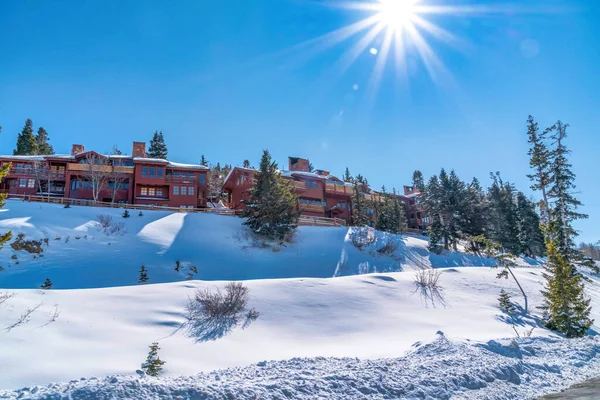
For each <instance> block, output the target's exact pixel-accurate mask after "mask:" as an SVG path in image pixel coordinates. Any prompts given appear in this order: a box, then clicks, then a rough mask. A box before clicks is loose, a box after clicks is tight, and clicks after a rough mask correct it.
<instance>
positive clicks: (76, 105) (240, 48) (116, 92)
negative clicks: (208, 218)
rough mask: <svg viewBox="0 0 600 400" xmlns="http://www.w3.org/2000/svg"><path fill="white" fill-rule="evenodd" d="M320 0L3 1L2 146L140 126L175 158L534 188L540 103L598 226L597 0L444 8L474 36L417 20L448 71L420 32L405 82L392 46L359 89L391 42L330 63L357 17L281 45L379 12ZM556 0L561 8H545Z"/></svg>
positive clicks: (123, 135) (58, 143) (104, 145)
mask: <svg viewBox="0 0 600 400" xmlns="http://www.w3.org/2000/svg"><path fill="white" fill-rule="evenodd" d="M431 1H433V0H431ZM431 1H430V0H422V3H428V2H429V3H431ZM436 2H437V3H440V4H444V3H445V4H456V3H459V4H461V1H459V0H452V1H450V0H446V1H444V0H436ZM319 3H320V2H319V1H306V0H243V1H242V0H236V1H233V0H221V1H196V0H194V1H177V2H166V1H150V0H149V1H137V0H136V1H132V0H118V1H117V0H105V1H74V0H73V1H41V0H39V1H33V0H24V1H1V2H0V38H1V39H0V55H1V56H0V125H2V126H3V132H2V134H1V135H0V153H3V154H6V153H11V152H12V149H13V148H14V141H15V138H16V135H17V133H18V132H19V131H20V129H21V128H22V126H23V123H24V121H25V119H26V118H32V119H33V121H34V124H35V127H36V129H37V127H38V126H40V125H43V126H44V127H45V128H46V130H47V131H48V132H49V134H50V137H51V143H52V144H53V145H54V148H55V150H56V151H57V152H61V153H64V152H69V150H70V146H71V144H72V143H82V144H84V145H85V146H86V148H91V149H96V150H99V151H108V150H109V149H110V148H111V147H112V145H113V144H117V145H118V146H119V147H120V148H121V149H122V150H123V151H125V152H128V153H130V152H131V142H132V141H134V140H136V141H148V140H149V139H150V137H151V135H152V133H153V132H154V130H162V131H163V132H164V133H165V137H166V141H167V145H168V148H169V158H171V159H172V160H175V161H181V162H198V161H199V159H200V154H205V155H206V157H207V158H208V159H209V160H210V161H212V162H216V161H220V162H221V163H232V164H237V165H239V164H241V162H242V161H243V160H244V159H245V158H248V159H250V160H251V161H252V162H253V163H256V162H257V161H258V159H259V157H260V154H261V150H262V149H264V148H268V149H270V150H271V152H272V154H273V155H274V157H275V158H276V159H277V161H278V162H280V164H285V163H286V162H287V161H286V160H287V156H288V155H291V156H304V157H308V158H310V160H311V161H312V163H313V164H314V165H315V166H316V167H318V168H324V169H329V170H331V171H332V172H333V173H336V174H341V173H342V171H343V170H344V168H345V167H346V166H348V167H349V168H350V171H351V172H352V173H353V174H356V173H361V174H362V175H364V176H366V177H367V178H368V179H369V181H370V182H371V183H372V185H373V186H374V187H377V188H379V187H381V185H382V184H385V185H386V187H387V188H392V187H397V188H401V187H402V185H403V184H408V183H409V182H410V178H411V173H412V171H413V170H414V169H421V170H422V171H423V172H424V173H425V175H426V176H429V175H431V174H434V173H437V172H439V169H440V168H441V167H446V168H447V169H451V168H454V169H455V170H456V171H457V172H458V174H459V175H460V176H461V177H462V178H463V179H465V180H470V178H471V177H472V176H477V177H478V178H480V180H481V181H482V182H484V183H486V184H487V183H488V182H489V178H488V174H489V172H490V171H496V170H499V171H501V172H502V174H503V177H504V178H505V179H506V180H510V181H512V182H515V183H516V185H517V186H518V187H519V188H520V189H521V190H524V191H527V192H528V193H531V192H530V191H529V189H528V186H529V183H528V181H527V178H526V177H525V175H526V173H527V172H528V170H527V168H528V159H527V154H526V152H527V142H526V135H525V131H526V129H525V120H526V118H527V115H528V114H533V115H534V116H535V117H536V118H537V119H538V120H539V122H540V125H542V126H545V125H550V124H552V123H553V122H554V121H556V120H557V119H561V120H563V121H565V122H568V123H570V124H571V128H570V138H569V140H568V145H569V147H570V148H571V149H572V151H573V155H572V163H573V165H574V170H575V172H576V173H577V184H578V189H579V190H581V194H580V195H579V197H580V198H581V200H582V201H583V202H584V203H585V208H584V210H583V211H585V212H587V213H589V214H590V215H591V218H590V219H589V220H587V221H583V222H581V223H578V224H577V227H578V228H579V229H580V230H581V231H582V235H581V239H582V240H586V241H592V240H594V241H595V240H599V239H600V202H599V201H598V198H599V197H600V185H599V184H598V182H599V178H600V174H599V165H600V161H599V159H600V157H599V150H600V135H599V134H598V132H597V127H598V126H600V112H598V105H599V104H600V74H599V73H598V68H599V67H600V24H598V21H600V9H599V7H600V4H598V3H600V2H598V1H595V0H589V1H585V0H571V1H568V2H567V1H548V0H527V1H518V2H514V3H515V4H517V5H518V6H517V7H516V11H517V12H503V13H491V14H486V15H478V16H462V17H456V16H444V15H435V16H433V17H431V18H430V20H431V21H432V22H434V23H436V24H437V25H438V26H440V27H443V28H444V29H446V30H447V31H449V32H452V33H453V34H454V35H456V36H458V37H459V38H461V39H462V40H464V41H466V42H468V45H467V46H464V47H461V48H460V49H456V48H454V47H453V46H451V45H449V44H447V43H444V42H443V41H442V40H438V39H436V38H434V37H432V35H430V34H427V33H423V35H424V37H425V38H426V40H427V42H428V43H429V44H430V45H431V48H432V49H433V51H434V52H435V54H437V56H438V57H439V58H440V60H441V61H442V62H443V64H444V65H445V66H446V68H447V69H448V71H449V72H450V74H451V75H452V77H453V81H452V82H453V84H452V85H451V84H450V83H449V81H447V80H446V79H445V78H444V79H438V80H434V79H432V78H431V77H430V75H429V74H428V72H427V70H426V68H425V67H424V65H423V63H422V62H421V61H419V58H418V57H417V56H416V54H417V53H416V51H415V49H414V48H412V49H409V51H408V55H407V59H408V63H409V79H408V84H407V83H406V82H402V81H399V80H398V79H397V77H396V75H395V73H394V62H393V56H392V57H390V59H389V60H388V62H387V63H386V64H385V70H384V73H383V75H382V79H381V86H380V88H379V90H378V91H377V92H376V94H375V96H369V95H368V90H366V88H367V86H368V83H369V79H370V78H371V75H372V72H373V69H374V67H375V63H376V61H377V59H378V57H379V56H380V54H381V53H380V54H379V55H377V56H374V55H372V54H371V53H370V52H369V51H368V49H369V48H370V47H373V48H376V49H381V44H382V40H383V37H382V35H379V36H378V37H376V38H375V39H374V41H373V43H371V44H370V45H369V46H368V47H367V49H366V50H365V51H363V52H362V53H361V54H359V55H358V58H357V59H356V62H354V63H353V64H352V65H351V66H350V67H349V68H348V69H347V70H345V71H344V72H342V71H341V69H340V67H339V64H337V62H338V61H339V60H340V57H341V56H342V55H343V54H344V52H345V51H347V50H348V49H350V48H351V47H352V46H353V45H354V44H355V43H357V42H358V41H359V40H360V38H361V37H363V35H361V34H359V35H357V36H355V37H352V38H349V39H347V40H345V41H343V42H341V43H338V44H336V45H334V46H330V47H328V48H325V49H320V51H312V50H311V47H303V48H294V49H293V50H292V51H287V52H285V51H283V50H285V49H290V48H291V47H292V46H294V45H296V44H298V43H301V42H304V41H306V40H309V39H311V38H315V37H317V36H319V35H322V34H325V33H327V32H329V31H332V30H334V29H337V28H340V27H343V26H345V25H347V24H349V23H352V22H355V21H357V20H360V19H361V18H365V17H367V16H369V15H370V13H369V12H366V11H357V10H347V9H340V8H328V7H324V6H323V5H322V4H319ZM466 3H469V4H475V5H486V4H490V2H489V1H488V0H485V1H483V0H469V1H467V0H465V1H463V2H462V4H466ZM501 3H502V2H498V3H496V4H501ZM549 6H568V7H569V9H568V10H564V11H563V12H553V13H552V12H550V13H549V12H541V11H543V10H547V8H548V7H549ZM519 11H521V12H519ZM355 85H357V86H355ZM355 89H358V90H355Z"/></svg>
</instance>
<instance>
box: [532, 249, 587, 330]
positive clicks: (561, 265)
mask: <svg viewBox="0 0 600 400" xmlns="http://www.w3.org/2000/svg"><path fill="white" fill-rule="evenodd" d="M546 253H547V256H548V260H547V262H546V265H545V270H544V273H543V274H542V275H543V277H544V278H545V279H546V284H545V285H544V290H542V294H543V295H544V304H543V305H542V306H541V307H540V308H541V309H542V310H543V311H544V324H545V326H546V327H547V328H549V329H552V330H556V331H558V332H560V333H562V334H563V335H565V336H566V337H568V338H573V337H581V336H584V335H585V334H586V332H587V331H588V329H589V328H590V327H591V326H592V324H593V323H594V321H593V320H591V319H590V312H591V307H590V299H586V298H585V297H584V285H583V277H582V275H581V274H579V273H577V272H576V271H575V269H574V267H573V266H572V265H571V264H569V262H568V260H567V258H565V257H564V256H563V255H562V254H561V253H560V249H559V246H558V245H557V243H556V242H555V241H554V240H552V239H547V240H546Z"/></svg>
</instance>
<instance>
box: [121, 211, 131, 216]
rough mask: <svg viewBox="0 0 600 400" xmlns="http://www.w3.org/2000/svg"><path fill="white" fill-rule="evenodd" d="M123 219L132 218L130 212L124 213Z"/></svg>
mask: <svg viewBox="0 0 600 400" xmlns="http://www.w3.org/2000/svg"><path fill="white" fill-rule="evenodd" d="M122 217H123V218H129V217H130V214H129V211H128V210H125V211H123V215H122Z"/></svg>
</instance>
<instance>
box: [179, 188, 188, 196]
mask: <svg viewBox="0 0 600 400" xmlns="http://www.w3.org/2000/svg"><path fill="white" fill-rule="evenodd" d="M179 192H180V193H181V195H182V196H185V195H187V186H182V187H181V188H180V189H179Z"/></svg>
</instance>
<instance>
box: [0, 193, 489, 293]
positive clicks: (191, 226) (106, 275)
mask: <svg viewBox="0 0 600 400" xmlns="http://www.w3.org/2000/svg"><path fill="white" fill-rule="evenodd" d="M122 212H123V211H122V210H119V209H107V208H91V207H76V206H74V207H71V208H63V207H62V206H60V205H56V204H40V203H28V202H22V201H20V200H9V201H8V202H7V204H6V207H5V208H4V209H3V210H0V232H6V231H8V230H11V231H12V233H13V239H16V237H17V235H19V234H22V235H24V236H23V237H24V239H25V240H47V244H45V243H43V246H42V247H43V250H44V251H43V253H41V254H30V253H27V252H26V251H24V250H20V251H16V250H14V249H13V248H11V246H10V245H6V246H4V248H3V249H2V250H1V251H0V266H1V267H3V270H1V271H0V288H11V289H17V288H38V287H39V286H40V285H41V284H42V283H43V282H44V280H45V279H46V278H50V279H51V281H52V282H53V285H54V286H53V288H54V289H79V288H101V287H113V286H126V285H135V284H137V283H138V278H139V273H138V271H139V269H140V267H141V265H142V264H143V265H145V266H146V268H147V270H148V276H149V278H150V283H165V282H177V281H182V280H186V279H201V280H248V279H273V278H297V277H312V278H330V277H333V276H346V275H355V274H364V273H374V272H396V271H404V270H412V269H414V268H430V267H460V266H485V265H490V260H487V259H485V258H482V257H477V256H473V255H469V254H464V253H460V252H451V253H450V254H447V255H435V254H430V253H429V252H428V251H427V240H426V238H424V237H419V236H411V235H403V236H397V235H386V234H382V233H380V232H376V237H375V238H373V239H374V241H373V243H370V244H369V245H367V246H366V247H365V248H364V249H362V250H359V249H357V248H356V247H355V246H354V245H353V244H352V240H351V234H352V232H351V229H349V228H343V227H300V228H298V232H297V234H296V238H295V240H294V242H293V243H290V244H287V245H286V246H285V247H275V248H259V247H260V246H256V243H252V240H251V239H250V238H249V237H248V235H247V234H245V230H244V227H243V225H242V222H243V221H242V219H240V218H237V217H230V216H220V215H211V214H184V213H173V212H167V211H144V212H143V215H142V216H138V213H137V212H135V211H132V212H131V216H130V217H129V218H122V216H121V215H122ZM99 215H105V216H110V217H111V218H112V221H113V224H123V226H124V230H123V231H122V232H118V233H114V234H105V233H104V232H103V231H102V230H101V229H100V227H99V226H98V219H99V218H98V216H99ZM388 241H391V242H395V243H397V249H396V250H395V251H394V252H393V253H392V254H381V253H379V252H378V251H377V250H378V249H379V248H381V246H383V245H385V243H387V242H388ZM177 261H179V264H180V267H179V268H177V269H176V266H177Z"/></svg>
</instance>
